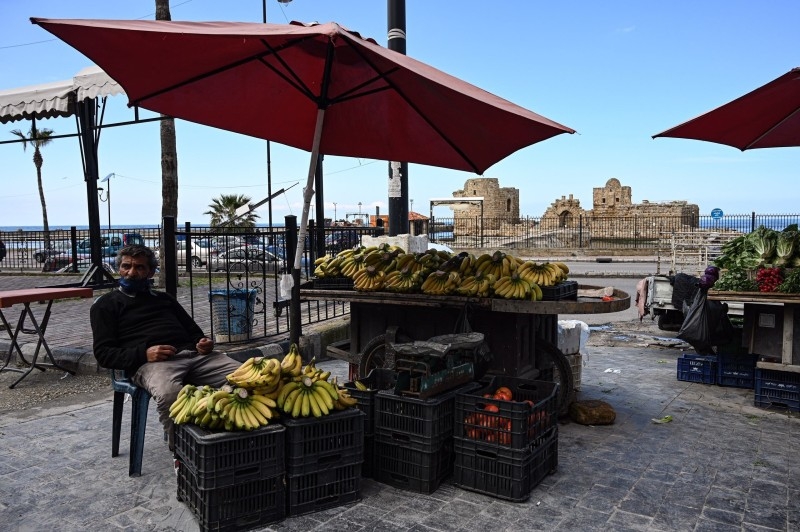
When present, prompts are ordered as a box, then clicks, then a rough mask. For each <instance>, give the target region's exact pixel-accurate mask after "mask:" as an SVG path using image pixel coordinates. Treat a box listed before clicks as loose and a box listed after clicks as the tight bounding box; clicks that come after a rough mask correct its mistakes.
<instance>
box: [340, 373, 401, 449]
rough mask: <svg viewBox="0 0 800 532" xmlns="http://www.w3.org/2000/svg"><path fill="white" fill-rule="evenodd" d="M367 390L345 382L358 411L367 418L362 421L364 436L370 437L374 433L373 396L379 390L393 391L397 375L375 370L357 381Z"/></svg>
mask: <svg viewBox="0 0 800 532" xmlns="http://www.w3.org/2000/svg"><path fill="white" fill-rule="evenodd" d="M358 380H359V381H360V382H361V383H362V384H364V385H365V386H366V387H367V388H369V390H359V389H358V388H357V387H356V383H355V382H353V381H351V382H346V383H345V384H344V387H345V388H347V391H348V393H350V396H351V397H354V398H356V399H357V400H358V409H359V410H361V411H362V412H364V414H365V415H366V416H367V417H366V418H365V419H364V434H365V435H371V434H372V433H373V432H374V431H375V394H377V393H378V392H379V391H381V390H393V389H394V385H395V383H396V382H397V373H395V372H394V371H392V370H390V369H383V368H375V369H373V370H372V371H370V372H369V375H367V376H366V377H364V378H363V379H358Z"/></svg>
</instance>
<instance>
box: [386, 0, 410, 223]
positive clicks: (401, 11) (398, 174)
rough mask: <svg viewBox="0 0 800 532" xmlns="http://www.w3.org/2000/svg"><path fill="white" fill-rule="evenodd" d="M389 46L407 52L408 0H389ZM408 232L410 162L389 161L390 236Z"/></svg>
mask: <svg viewBox="0 0 800 532" xmlns="http://www.w3.org/2000/svg"><path fill="white" fill-rule="evenodd" d="M387 22H388V25H387V26H388V35H387V37H388V39H389V42H388V48H389V50H394V51H395V52H399V53H401V54H405V53H406V0H388V5H387ZM407 233H408V163H404V162H397V161H390V162H389V236H396V235H402V234H407Z"/></svg>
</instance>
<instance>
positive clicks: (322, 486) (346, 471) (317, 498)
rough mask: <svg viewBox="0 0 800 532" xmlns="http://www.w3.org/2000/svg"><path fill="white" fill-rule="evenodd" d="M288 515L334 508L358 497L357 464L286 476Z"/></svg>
mask: <svg viewBox="0 0 800 532" xmlns="http://www.w3.org/2000/svg"><path fill="white" fill-rule="evenodd" d="M287 484H288V487H289V494H288V515H289V516H291V517H294V516H298V515H303V514H307V513H311V512H318V511H320V510H326V509H328V508H335V507H337V506H342V505H344V504H349V503H351V502H357V501H359V500H360V499H361V464H360V463H358V464H348V465H340V466H337V467H333V468H330V469H326V470H324V471H315V472H311V473H306V474H303V475H289V476H287Z"/></svg>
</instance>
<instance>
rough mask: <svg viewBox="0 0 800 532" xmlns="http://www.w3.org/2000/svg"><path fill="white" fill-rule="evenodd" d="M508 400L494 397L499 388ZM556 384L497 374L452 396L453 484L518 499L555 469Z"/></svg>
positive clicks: (528, 495)
mask: <svg viewBox="0 0 800 532" xmlns="http://www.w3.org/2000/svg"><path fill="white" fill-rule="evenodd" d="M502 386H504V387H507V388H509V389H510V391H511V396H512V400H504V399H499V398H494V397H493V395H494V392H495V391H496V390H497V389H498V388H500V387H502ZM557 390H558V384H556V383H553V382H548V381H532V380H526V379H517V378H513V377H505V376H498V377H495V378H494V379H493V380H492V381H491V382H490V383H489V384H488V385H487V386H485V387H484V388H482V389H479V390H476V391H472V392H468V393H460V394H458V395H457V396H456V413H455V416H456V417H455V421H456V424H455V433H454V442H455V469H454V472H453V480H454V483H455V485H456V486H458V487H460V488H463V489H466V490H470V491H475V492H478V493H483V494H486V495H491V496H492V497H497V498H500V499H505V500H509V501H513V502H522V501H525V500H527V499H528V498H529V497H530V493H531V491H532V490H533V488H535V487H536V486H537V485H538V484H539V483H540V482H541V481H542V479H544V478H545V477H546V476H547V475H548V474H550V473H551V472H554V471H555V470H556V469H557V468H558V423H557V421H558V417H557V416H558V414H557V412H558V400H557Z"/></svg>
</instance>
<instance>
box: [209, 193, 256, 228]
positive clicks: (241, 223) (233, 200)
mask: <svg viewBox="0 0 800 532" xmlns="http://www.w3.org/2000/svg"><path fill="white" fill-rule="evenodd" d="M244 205H249V206H250V208H251V209H252V208H253V206H252V205H251V204H250V198H249V197H247V196H245V195H242V194H239V195H236V194H221V195H220V196H219V198H214V199H213V200H211V204H209V207H210V208H211V210H209V211H206V212H204V213H203V214H208V215H209V216H211V227H222V226H224V227H225V228H226V229H231V230H234V231H236V230H241V231H245V230H247V229H253V228H254V227H255V226H256V219H257V218H258V214H256V213H254V212H253V211H252V210H251V211H250V212H248V213H247V214H246V215H244V216H241V217H237V215H236V210H237V209H238V208H239V207H242V206H244Z"/></svg>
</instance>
